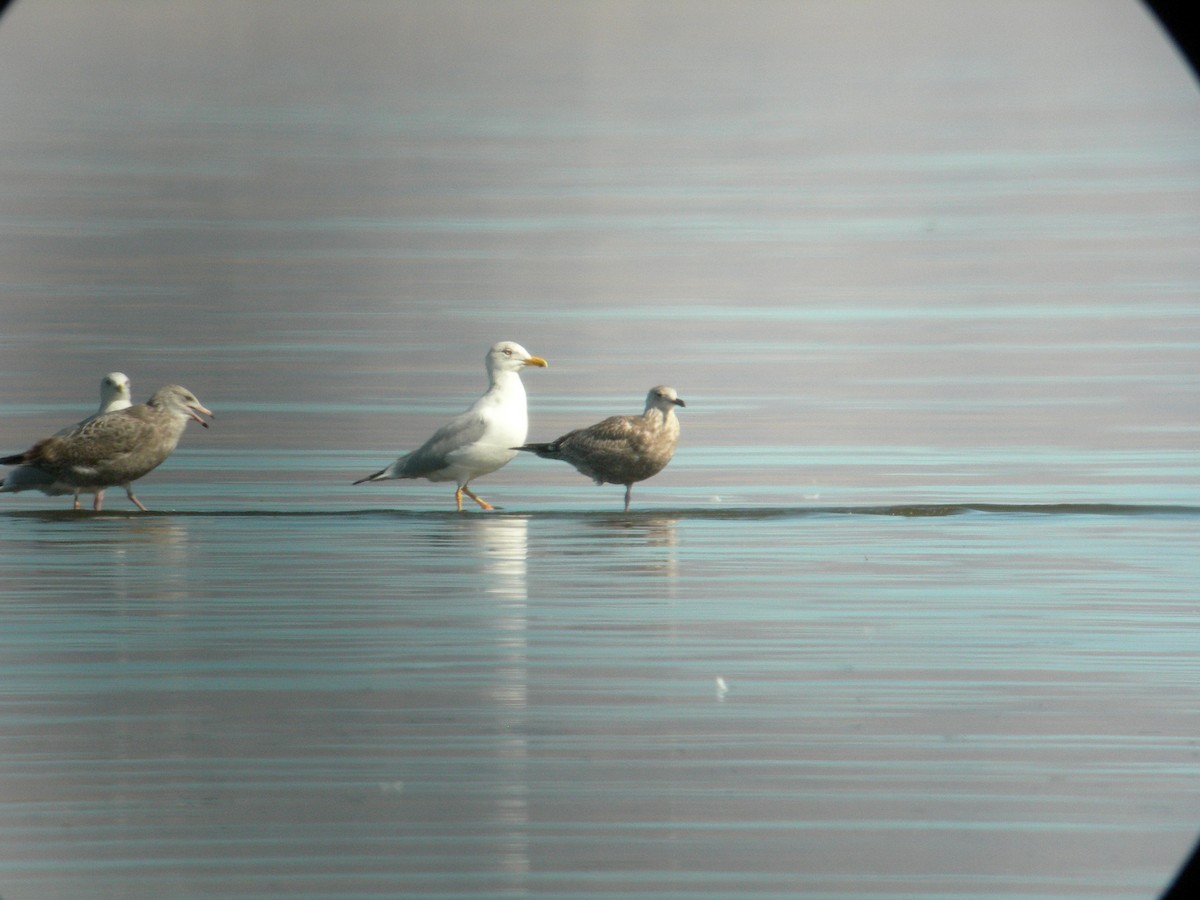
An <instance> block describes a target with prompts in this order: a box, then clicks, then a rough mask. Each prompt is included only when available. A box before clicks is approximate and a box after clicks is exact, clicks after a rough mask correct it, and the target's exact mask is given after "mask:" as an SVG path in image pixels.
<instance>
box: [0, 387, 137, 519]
mask: <svg viewBox="0 0 1200 900" xmlns="http://www.w3.org/2000/svg"><path fill="white" fill-rule="evenodd" d="M132 405H133V400H132V398H131V396H130V392H129V376H128V375H126V374H125V373H124V372H109V373H108V374H107V375H105V376H104V377H103V378H101V379H100V408H99V409H98V410H97V411H96V412H95V413H93V414H92V415H90V416H88V417H87V418H86V419H81V420H80V421H78V422H76V423H75V424H74V425H68V426H67V427H66V428H63V429H60V430H59V431H56V432H55V437H62V436H63V435H65V434H68V433H70V432H71V431H72V430H73V429H75V428H78V427H79V426H80V425H83V424H86V423H87V422H90V421H92V419H94V418H96V417H97V416H102V415H104V414H105V413H109V412H116V411H117V410H118V409H128V408H129V407H130V406H132ZM30 490H34V491H41V492H42V493H43V494H48V495H49V496H52V497H57V496H61V495H62V494H74V505H73V507H72V508H73V509H79V495H80V493H87V494H95V495H96V500H95V507H96V509H99V508H100V504H101V503H102V502H103V501H104V488H94V487H91V488H79V487H73V486H72V485H68V484H62V483H60V482H55V481H53V480H52V479H51V478H50V476H49V475H48V474H47V473H45V472H43V471H42V470H40V469H36V468H33V467H31V466H22V467H20V468H17V469H13V470H12V471H11V472H9V473H8V477H6V478H5V479H4V480H3V481H2V482H0V491H6V492H10V493H15V492H17V491H30Z"/></svg>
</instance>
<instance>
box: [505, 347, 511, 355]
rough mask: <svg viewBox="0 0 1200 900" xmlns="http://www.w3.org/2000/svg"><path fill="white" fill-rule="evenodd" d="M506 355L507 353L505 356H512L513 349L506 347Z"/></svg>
mask: <svg viewBox="0 0 1200 900" xmlns="http://www.w3.org/2000/svg"><path fill="white" fill-rule="evenodd" d="M504 355H505V356H512V350H511V349H509V348H508V347H505V348H504Z"/></svg>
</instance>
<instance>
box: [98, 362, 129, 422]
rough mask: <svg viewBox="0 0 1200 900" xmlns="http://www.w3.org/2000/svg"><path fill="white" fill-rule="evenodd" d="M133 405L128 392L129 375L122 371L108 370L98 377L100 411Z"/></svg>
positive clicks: (111, 410) (104, 411)
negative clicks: (105, 373)
mask: <svg viewBox="0 0 1200 900" xmlns="http://www.w3.org/2000/svg"><path fill="white" fill-rule="evenodd" d="M130 406H133V400H132V398H131V396H130V393H129V376H128V375H126V374H125V373H124V372H109V373H108V374H107V375H105V376H104V377H103V378H101V379H100V412H101V413H107V412H113V411H114V410H118V409H126V408H128V407H130Z"/></svg>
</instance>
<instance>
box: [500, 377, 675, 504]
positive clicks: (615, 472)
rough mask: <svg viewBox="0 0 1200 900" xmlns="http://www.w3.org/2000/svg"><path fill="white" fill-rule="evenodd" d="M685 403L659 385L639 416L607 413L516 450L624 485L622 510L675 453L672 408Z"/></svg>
mask: <svg viewBox="0 0 1200 900" xmlns="http://www.w3.org/2000/svg"><path fill="white" fill-rule="evenodd" d="M677 406H687V404H686V403H684V402H683V401H682V400H681V399H679V395H678V394H677V393H675V388H673V387H667V386H666V385H665V384H660V385H658V386H657V387H652V388H650V393H648V394H647V395H646V411H645V412H643V413H642V414H641V415H640V416H610V417H609V418H607V419H605V420H604V421H603V422H597V423H596V424H595V425H592V426H590V427H588V428H579V429H577V430H575V431H570V432H567V433H566V434H564V435H563V436H562V437H560V438H559V439H558V440H554V441H550V442H549V443H546V444H525V445H523V446H521V447H518V448H517V449H518V450H528V451H529V452H530V453H536V454H537V455H538V456H540V457H542V459H561V460H563V461H564V462H569V463H570V464H571V465H573V466H574V467H575V468H576V469H578V470H579V471H580V472H582V473H583V474H584V475H587V476H588V477H589V478H591V479H592V480H593V481H595V482H596V484H623V485H625V512H629V498H630V496H631V495H632V493H633V485H634V483H635V482H638V481H645V480H646V479H647V478H649V477H650V476H651V475H657V474H658V473H659V472H661V471H662V470H663V469H664V468H666V465H667V463H669V462H670V461H671V457H672V456H674V455H675V444H676V443H677V442H678V441H679V420H678V419H677V418H675V407H677Z"/></svg>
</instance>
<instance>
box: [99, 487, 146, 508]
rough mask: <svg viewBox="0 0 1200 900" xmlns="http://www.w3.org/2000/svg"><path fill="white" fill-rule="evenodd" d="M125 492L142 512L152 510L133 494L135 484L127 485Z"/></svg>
mask: <svg viewBox="0 0 1200 900" xmlns="http://www.w3.org/2000/svg"><path fill="white" fill-rule="evenodd" d="M125 493H126V494H128V495H129V499H130V500H132V501H133V505H134V506H136V507H137V508H138V509H140V510H141V511H142V512H150V510H148V509H146V507H144V506H143V505H142V501H141V500H139V499H138V498H137V497H135V496H133V485H131V484H127V485H125ZM97 499H99V495H97Z"/></svg>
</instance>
